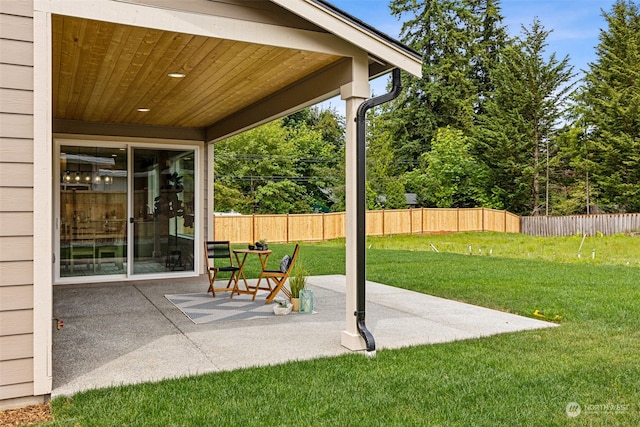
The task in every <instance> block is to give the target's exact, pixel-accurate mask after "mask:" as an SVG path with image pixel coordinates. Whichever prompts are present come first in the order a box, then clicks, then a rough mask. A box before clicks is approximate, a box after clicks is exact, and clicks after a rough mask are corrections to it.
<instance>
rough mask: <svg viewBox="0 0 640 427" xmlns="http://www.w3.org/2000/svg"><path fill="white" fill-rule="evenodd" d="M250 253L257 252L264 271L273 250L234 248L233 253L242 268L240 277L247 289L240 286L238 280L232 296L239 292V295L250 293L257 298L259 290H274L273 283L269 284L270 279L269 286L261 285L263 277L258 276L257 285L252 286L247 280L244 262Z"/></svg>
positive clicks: (239, 273) (239, 272)
mask: <svg viewBox="0 0 640 427" xmlns="http://www.w3.org/2000/svg"><path fill="white" fill-rule="evenodd" d="M250 254H255V255H257V256H258V259H259V260H260V268H261V272H262V271H264V270H265V268H266V267H267V260H268V259H269V255H271V250H270V249H234V250H233V255H234V256H235V257H236V261H237V262H238V267H239V268H240V270H239V271H238V278H239V279H242V280H243V281H244V287H245V289H240V288H238V284H237V282H236V285H235V286H234V287H233V290H232V291H231V296H230V298H233V295H234V294H238V295H240V294H249V295H253V300H255V299H256V294H257V293H258V291H259V290H264V291H271V290H272V289H271V285H270V284H269V281H267V286H269V287H268V288H264V287H262V288H261V287H260V282H261V281H262V278H258V283H256V285H255V286H251V285H249V283H248V282H247V278H246V276H245V275H244V264H245V262H246V261H247V257H248V256H249V255H250Z"/></svg>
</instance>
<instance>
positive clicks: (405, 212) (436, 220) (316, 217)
mask: <svg viewBox="0 0 640 427" xmlns="http://www.w3.org/2000/svg"><path fill="white" fill-rule="evenodd" d="M366 221H367V235H369V236H386V235H390V234H428V233H454V232H462V231H498V232H509V233H519V232H520V217H519V216H517V215H514V214H512V213H510V212H507V211H501V210H494V209H485V208H472V209H429V208H418V209H394V210H381V211H380V210H379V211H368V212H367V218H366ZM345 235H346V215H345V213H344V212H336V213H326V214H302V215H215V216H214V217H213V237H214V239H215V240H229V241H231V242H232V243H248V242H255V241H256V240H260V239H265V240H267V241H269V242H302V241H322V240H329V239H336V238H339V237H345Z"/></svg>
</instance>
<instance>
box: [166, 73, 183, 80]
mask: <svg viewBox="0 0 640 427" xmlns="http://www.w3.org/2000/svg"><path fill="white" fill-rule="evenodd" d="M167 76H169V77H173V78H174V79H182V78H184V77H185V76H186V74H184V73H169V74H167Z"/></svg>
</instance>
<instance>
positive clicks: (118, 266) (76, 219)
mask: <svg viewBox="0 0 640 427" xmlns="http://www.w3.org/2000/svg"><path fill="white" fill-rule="evenodd" d="M59 200H60V203H59V205H60V212H59V220H58V224H59V225H58V230H59V233H60V234H59V242H60V247H59V259H60V262H59V266H60V277H76V276H96V275H119V274H120V275H121V274H125V273H126V271H127V259H126V256H127V150H126V148H99V147H98V148H96V147H78V146H61V147H60V199H59Z"/></svg>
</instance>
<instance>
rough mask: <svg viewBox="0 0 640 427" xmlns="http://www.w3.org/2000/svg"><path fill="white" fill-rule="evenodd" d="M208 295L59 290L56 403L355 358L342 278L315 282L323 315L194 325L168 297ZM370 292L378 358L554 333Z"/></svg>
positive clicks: (196, 283) (200, 282)
mask: <svg viewBox="0 0 640 427" xmlns="http://www.w3.org/2000/svg"><path fill="white" fill-rule="evenodd" d="M207 286H208V282H207V279H206V278H205V277H204V276H202V277H200V278H189V279H163V280H155V281H139V282H135V281H134V282H123V283H121V284H93V285H85V286H63V287H55V288H54V315H55V316H56V317H59V318H62V319H64V321H65V326H64V328H63V329H61V330H59V331H58V330H54V338H53V381H54V384H53V392H52V395H53V396H54V397H55V396H60V395H71V394H73V393H76V392H79V391H83V390H87V389H93V388H101V387H108V386H112V385H120V384H135V383H140V382H146V381H158V380H161V379H164V378H175V377H182V376H187V375H195V374H201V373H206V372H216V371H223V370H232V369H239V368H245V367H250V366H260V365H270V364H278V363H285V362H287V361H291V360H306V359H312V358H318V357H327V356H335V355H340V354H345V353H349V352H350V351H349V350H348V349H346V348H344V347H342V346H341V345H340V337H341V332H342V331H343V329H344V325H345V317H346V316H345V277H344V276H341V275H332V276H314V277H310V278H309V288H310V289H313V291H314V311H315V312H316V313H315V314H291V315H289V316H273V317H269V318H262V319H254V320H235V321H217V322H213V323H208V324H199V325H196V324H194V323H193V322H192V321H191V320H190V319H188V318H187V317H186V316H185V315H184V314H183V313H182V312H181V311H180V310H178V309H177V308H176V307H175V306H174V305H173V304H171V303H170V302H169V301H168V300H167V299H166V298H165V297H164V295H165V294H175V293H194V292H202V291H203V290H206V288H207ZM366 292H367V327H368V329H369V330H370V331H371V332H372V334H373V336H374V338H375V340H376V348H377V349H394V348H401V347H406V346H412V345H424V344H433V343H442V342H448V341H453V340H461V339H469V338H478V337H483V336H489V335H494V334H498V333H506V332H516V331H522V330H528V329H539V328H547V327H553V326H556V325H555V324H552V323H548V322H543V321H540V320H536V319H530V318H526V317H521V316H517V315H513V314H509V313H504V312H500V311H496V310H490V309H486V308H483V307H477V306H473V305H470V304H464V303H460V302H456V301H450V300H446V299H443V298H437V297H433V296H429V295H425V294H420V293H417V292H411V291H407V290H404V289H399V288H394V287H391V286H386V285H383V284H379V283H373V282H367V291H366ZM218 298H228V293H225V294H221V295H219V296H218ZM234 298H250V296H248V295H239V296H235V297H234Z"/></svg>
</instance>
